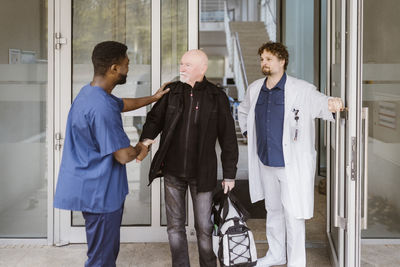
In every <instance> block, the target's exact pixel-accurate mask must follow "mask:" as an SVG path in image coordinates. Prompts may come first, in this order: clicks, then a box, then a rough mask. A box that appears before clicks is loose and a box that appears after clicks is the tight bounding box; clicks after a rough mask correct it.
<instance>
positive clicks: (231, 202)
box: [212, 191, 257, 267]
mask: <svg viewBox="0 0 400 267" xmlns="http://www.w3.org/2000/svg"><path fill="white" fill-rule="evenodd" d="M248 217H249V213H248V212H247V211H246V210H245V209H244V208H243V206H242V205H241V204H240V203H239V201H238V200H237V198H236V197H235V196H234V195H233V194H232V193H231V192H229V193H228V194H224V193H223V191H219V192H217V193H216V194H215V195H214V197H213V206H212V220H213V223H214V229H213V236H212V241H213V250H214V253H215V255H216V256H217V258H218V260H219V262H220V264H221V266H237V267H239V266H240V267H247V266H255V265H256V263H257V251H256V246H255V243H254V237H253V233H252V232H251V230H250V229H249V228H248V227H247V225H246V220H247V219H248Z"/></svg>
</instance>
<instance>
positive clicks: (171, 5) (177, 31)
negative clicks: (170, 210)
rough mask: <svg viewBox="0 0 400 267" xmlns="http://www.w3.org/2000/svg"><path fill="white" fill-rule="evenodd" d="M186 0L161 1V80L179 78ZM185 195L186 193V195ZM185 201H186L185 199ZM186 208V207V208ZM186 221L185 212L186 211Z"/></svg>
mask: <svg viewBox="0 0 400 267" xmlns="http://www.w3.org/2000/svg"><path fill="white" fill-rule="evenodd" d="M187 2H188V1H187V0H162V1H161V82H162V83H164V82H167V81H171V80H179V62H180V60H181V57H182V55H183V54H184V53H185V52H186V51H187V50H188V4H187ZM160 193H161V204H160V205H161V206H160V208H161V225H166V224H167V218H166V214H165V198H164V183H163V181H161V191H160ZM186 197H187V195H186ZM186 203H187V201H186ZM186 210H187V209H186ZM186 221H187V212H186Z"/></svg>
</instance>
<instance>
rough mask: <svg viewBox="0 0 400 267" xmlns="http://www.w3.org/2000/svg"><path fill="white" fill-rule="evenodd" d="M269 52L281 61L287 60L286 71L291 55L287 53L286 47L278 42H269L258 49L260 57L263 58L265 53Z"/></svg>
mask: <svg viewBox="0 0 400 267" xmlns="http://www.w3.org/2000/svg"><path fill="white" fill-rule="evenodd" d="M265 50H266V51H268V52H270V53H272V54H273V55H274V56H276V57H277V58H279V59H280V60H285V66H284V68H285V70H286V68H287V65H288V64H289V53H288V51H287V48H286V46H284V45H283V44H281V43H277V42H267V43H264V44H263V45H262V46H261V47H260V48H259V49H258V55H260V56H261V54H262V53H264V51H265Z"/></svg>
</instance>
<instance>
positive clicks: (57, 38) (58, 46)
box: [54, 32, 67, 50]
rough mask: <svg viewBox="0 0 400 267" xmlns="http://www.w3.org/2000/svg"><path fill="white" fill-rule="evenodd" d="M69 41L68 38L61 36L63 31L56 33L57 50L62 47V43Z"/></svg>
mask: <svg viewBox="0 0 400 267" xmlns="http://www.w3.org/2000/svg"><path fill="white" fill-rule="evenodd" d="M66 43H67V38H65V37H62V36H61V32H56V33H55V34H54V45H55V47H56V49H57V50H60V49H61V45H64V44H66Z"/></svg>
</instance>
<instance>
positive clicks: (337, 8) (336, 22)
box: [329, 1, 344, 255]
mask: <svg viewBox="0 0 400 267" xmlns="http://www.w3.org/2000/svg"><path fill="white" fill-rule="evenodd" d="M341 9H342V6H341V1H334V2H333V3H332V25H331V27H332V28H331V32H330V34H331V40H332V44H331V51H332V54H331V68H332V70H331V72H332V73H331V95H332V96H335V97H340V96H341V83H342V75H341V68H342V60H341V56H342V50H341V25H342V23H341V20H342V16H341ZM330 129H331V133H330V136H331V148H330V153H331V154H330V159H331V160H330V177H331V178H330V183H331V184H330V190H331V191H330V195H331V197H330V200H329V202H330V211H331V212H330V233H331V237H332V239H333V245H334V247H335V250H336V255H339V247H338V246H339V231H338V228H336V227H334V226H333V218H334V214H333V208H334V203H333V202H334V197H333V195H334V180H335V165H336V161H335V151H336V147H338V146H340V144H336V138H335V137H336V134H335V125H334V124H332V125H331V127H330ZM341 155H344V153H343V150H342V152H341ZM342 157H343V156H342ZM342 157H341V162H339V163H338V164H341V166H343V164H342V162H343V158H342ZM340 175H341V174H339V176H340ZM339 180H340V179H339ZM342 186H343V185H339V188H341V187H342ZM339 190H340V192H343V191H342V190H341V189H339ZM339 198H340V199H344V195H342V194H340V195H339Z"/></svg>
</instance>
